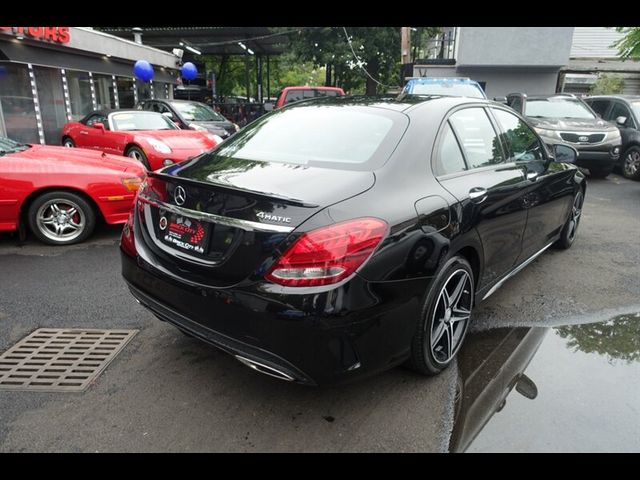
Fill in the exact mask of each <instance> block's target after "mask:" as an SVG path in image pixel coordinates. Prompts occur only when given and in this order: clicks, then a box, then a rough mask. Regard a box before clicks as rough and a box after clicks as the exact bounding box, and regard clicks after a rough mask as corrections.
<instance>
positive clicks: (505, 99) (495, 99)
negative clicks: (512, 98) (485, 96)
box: [493, 97, 507, 105]
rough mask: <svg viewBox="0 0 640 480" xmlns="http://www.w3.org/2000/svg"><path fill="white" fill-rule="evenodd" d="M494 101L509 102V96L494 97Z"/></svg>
mask: <svg viewBox="0 0 640 480" xmlns="http://www.w3.org/2000/svg"><path fill="white" fill-rule="evenodd" d="M493 101H494V102H498V103H504V104H505V105H506V104H507V97H493Z"/></svg>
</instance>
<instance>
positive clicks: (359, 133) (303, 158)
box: [214, 105, 408, 170]
mask: <svg viewBox="0 0 640 480" xmlns="http://www.w3.org/2000/svg"><path fill="white" fill-rule="evenodd" d="M407 124H408V120H407V117H406V116H405V115H403V114H401V113H398V112H393V111H390V110H385V109H380V108H366V107H359V106H327V105H299V106H292V107H288V108H286V109H282V110H276V111H274V112H272V113H270V114H268V115H266V116H264V117H262V118H261V119H259V120H258V121H256V122H255V123H253V124H252V125H250V126H249V127H247V128H245V129H243V130H241V131H240V132H238V133H237V134H236V135H235V136H233V137H231V138H230V139H229V140H227V141H225V142H224V143H222V144H221V146H220V147H219V148H217V149H216V150H215V151H214V152H215V154H216V156H224V157H231V158H238V159H244V160H258V161H263V162H277V163H287V164H293V165H309V166H316V167H318V166H319V167H332V168H343V169H349V170H367V169H370V168H377V166H379V165H381V164H382V163H384V161H386V159H387V158H388V156H389V155H390V154H391V152H392V151H393V149H394V148H395V146H396V145H397V143H398V142H399V140H400V137H401V136H402V133H403V132H404V130H405V129H406V126H407Z"/></svg>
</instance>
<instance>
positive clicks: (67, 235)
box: [36, 198, 87, 242]
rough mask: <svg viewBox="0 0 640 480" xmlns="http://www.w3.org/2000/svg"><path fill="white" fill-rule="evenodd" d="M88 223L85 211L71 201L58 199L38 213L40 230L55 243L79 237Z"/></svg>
mask: <svg viewBox="0 0 640 480" xmlns="http://www.w3.org/2000/svg"><path fill="white" fill-rule="evenodd" d="M86 223H87V219H86V215H85V213H84V211H83V210H82V209H81V208H80V207H79V206H78V205H77V204H76V203H75V202H72V201H71V200H67V199H63V198H57V199H52V200H49V201H48V202H45V203H44V204H42V205H41V206H40V208H39V209H38V212H37V213H36V225H37V226H38V230H40V232H41V233H42V234H43V235H44V236H45V237H47V238H48V239H50V240H53V241H54V242H61V241H64V242H68V241H71V240H74V239H75V238H77V237H79V236H80V235H81V234H82V232H83V231H84V229H85V226H86Z"/></svg>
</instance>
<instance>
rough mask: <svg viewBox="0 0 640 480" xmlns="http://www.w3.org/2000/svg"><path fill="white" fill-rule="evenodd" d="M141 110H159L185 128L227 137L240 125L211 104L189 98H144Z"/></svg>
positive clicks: (238, 128) (140, 105) (139, 105)
mask: <svg viewBox="0 0 640 480" xmlns="http://www.w3.org/2000/svg"><path fill="white" fill-rule="evenodd" d="M138 109H139V110H146V111H150V112H158V113H161V114H163V115H165V116H166V117H167V118H169V119H171V120H172V121H173V122H174V123H175V124H176V125H178V127H180V128H182V129H184V130H200V131H203V132H210V133H213V134H214V135H218V136H219V137H220V138H223V139H224V138H227V137H229V136H231V135H233V134H234V133H236V132H237V131H238V130H240V127H238V125H236V124H235V123H232V122H230V121H229V120H227V119H226V118H224V117H223V116H222V115H220V114H219V113H218V112H216V111H215V110H214V109H213V108H211V107H210V106H209V105H207V104H205V103H201V102H193V101H189V100H143V101H142V102H140V103H139V104H138Z"/></svg>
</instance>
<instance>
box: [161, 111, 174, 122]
mask: <svg viewBox="0 0 640 480" xmlns="http://www.w3.org/2000/svg"><path fill="white" fill-rule="evenodd" d="M162 115H164V116H165V117H167V118H168V119H169V120H173V113H171V112H162Z"/></svg>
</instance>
